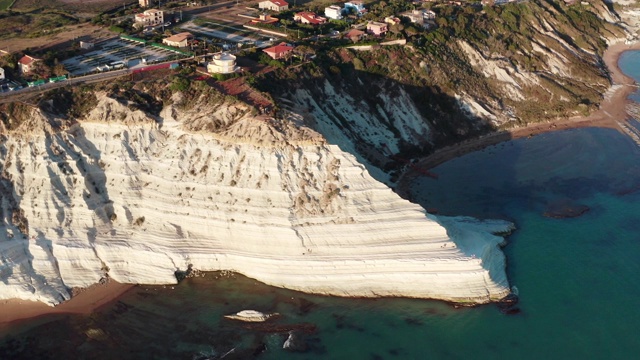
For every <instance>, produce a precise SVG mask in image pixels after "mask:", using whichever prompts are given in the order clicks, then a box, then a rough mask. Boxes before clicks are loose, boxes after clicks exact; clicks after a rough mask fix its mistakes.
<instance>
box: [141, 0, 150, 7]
mask: <svg viewBox="0 0 640 360" xmlns="http://www.w3.org/2000/svg"><path fill="white" fill-rule="evenodd" d="M138 2H139V3H140V7H143V8H146V7H149V0H138Z"/></svg>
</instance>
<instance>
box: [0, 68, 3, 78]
mask: <svg viewBox="0 0 640 360" xmlns="http://www.w3.org/2000/svg"><path fill="white" fill-rule="evenodd" d="M0 80H4V69H3V68H1V67H0Z"/></svg>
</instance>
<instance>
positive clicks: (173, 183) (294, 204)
mask: <svg viewBox="0 0 640 360" xmlns="http://www.w3.org/2000/svg"><path fill="white" fill-rule="evenodd" d="M111 111H113V109H111ZM114 116H115V115H114ZM247 121H249V123H250V119H249V120H247ZM247 121H244V122H239V124H242V131H243V132H244V134H245V135H246V132H247V131H256V132H257V133H258V134H259V133H260V132H261V131H264V129H261V127H265V126H266V125H265V124H264V123H263V122H254V123H255V125H252V126H253V127H255V128H252V127H251V126H250V127H249V128H247ZM230 131H233V126H232V127H231V128H230V129H229V130H227V133H229V132H230ZM0 146H1V147H2V148H3V150H4V151H3V152H2V154H4V155H2V159H0V161H2V165H3V167H4V168H5V173H6V174H7V175H8V180H5V188H6V189H8V190H9V191H11V192H12V193H13V194H14V198H15V200H16V202H17V204H18V206H19V208H20V209H22V211H23V212H24V217H25V218H26V219H27V220H28V234H29V235H28V237H27V238H26V239H25V238H23V236H22V234H21V233H20V231H19V230H18V227H17V226H16V224H14V223H13V222H12V221H11V216H10V214H11V206H10V204H9V202H8V201H4V202H3V203H2V206H3V214H4V218H3V219H2V220H3V225H2V226H1V227H0V230H2V231H0V255H1V259H2V262H1V263H0V299H9V298H20V299H28V300H37V301H42V302H45V303H48V304H57V303H59V302H61V301H64V300H66V299H69V296H70V295H69V292H68V288H70V287H86V286H89V285H91V284H94V283H96V282H98V281H99V279H100V278H101V277H102V276H104V274H105V273H107V272H108V275H109V276H110V277H111V278H113V279H114V280H116V281H118V282H121V283H138V284H172V283H175V282H176V278H175V276H174V272H175V271H176V270H178V269H180V270H184V269H186V268H187V267H188V266H189V265H193V267H194V268H196V269H199V270H202V271H217V270H230V271H235V272H238V273H241V274H244V275H246V276H249V277H252V278H255V279H257V280H259V281H261V282H264V283H266V284H270V285H274V286H278V287H284V288H289V289H294V290H300V291H304V292H311V293H318V294H327V295H337V296H357V297H377V296H402V297H416V298H432V299H441V300H447V301H453V302H465V303H485V302H489V301H492V300H497V299H500V298H502V297H504V296H505V295H507V294H508V293H509V284H508V281H507V278H506V274H505V258H504V255H503V253H502V252H501V250H500V249H499V244H500V243H502V242H503V238H501V237H499V236H495V235H492V233H497V232H505V231H508V230H510V229H512V228H513V225H512V224H510V223H508V222H502V221H494V222H480V221H477V220H472V219H469V218H444V217H442V218H436V217H433V216H430V215H427V214H426V213H425V211H424V209H422V208H421V207H420V206H417V205H415V204H412V203H410V202H408V201H406V200H403V199H402V198H400V197H399V196H397V195H396V194H395V193H394V192H393V191H391V190H390V189H389V188H388V187H386V186H385V185H384V184H382V183H380V182H377V181H375V180H374V179H373V178H372V177H371V176H370V175H369V174H368V172H367V171H366V169H365V168H364V166H362V165H361V164H359V163H358V162H357V161H356V159H355V158H354V157H353V156H352V155H350V154H348V153H345V152H342V151H341V150H340V149H339V147H337V146H330V145H325V144H322V143H317V144H315V145H314V144H310V143H307V144H306V145H304V144H302V145H301V143H298V144H295V143H287V142H284V143H279V144H278V145H275V146H272V147H269V146H258V145H251V144H248V143H243V144H239V143H234V142H230V141H228V140H221V139H216V137H215V136H212V135H206V134H192V133H187V132H185V131H183V130H181V126H180V124H179V123H178V122H175V121H174V120H173V119H172V117H171V116H166V117H165V119H164V124H163V128H162V129H158V128H157V127H156V126H152V125H147V126H141V125H138V126H128V125H125V124H119V123H114V122H110V123H104V122H82V123H81V124H80V125H77V126H75V127H74V128H72V129H70V130H69V131H68V132H65V133H61V134H60V133H58V134H48V135H45V133H44V132H43V131H33V132H32V133H30V134H23V135H21V136H10V137H9V138H8V140H7V141H6V142H5V143H4V144H2V145H0ZM443 225H444V226H443ZM445 227H446V229H445ZM12 234H13V236H12Z"/></svg>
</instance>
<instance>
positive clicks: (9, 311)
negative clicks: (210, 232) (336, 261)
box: [0, 43, 640, 331]
mask: <svg viewBox="0 0 640 360" xmlns="http://www.w3.org/2000/svg"><path fill="white" fill-rule="evenodd" d="M629 50H640V43H636V44H632V45H625V44H622V43H621V44H615V45H612V46H610V47H609V48H608V49H607V50H606V51H605V53H604V55H603V58H604V61H605V64H606V66H607V67H608V69H609V70H610V71H611V77H612V80H613V84H614V85H622V86H619V87H618V88H617V89H615V91H613V92H611V94H610V96H608V97H607V98H606V99H604V100H603V102H602V104H601V106H600V109H599V110H597V111H596V112H594V113H593V114H591V115H590V116H588V117H578V118H569V119H561V120H557V121H553V122H546V123H538V124H533V125H531V126H527V127H523V128H517V129H511V130H509V131H503V132H499V133H494V134H491V135H488V136H485V137H482V138H478V139H474V140H470V141H468V142H465V143H461V144H456V145H453V146H450V147H447V148H443V149H441V150H439V151H437V152H435V153H434V154H432V155H431V156H429V157H426V158H424V159H422V160H420V167H425V168H431V167H434V166H436V165H438V164H441V163H443V162H445V161H447V160H450V159H453V158H455V157H458V156H461V155H464V154H466V153H469V152H472V151H477V150H480V149H482V148H484V147H487V146H490V145H494V144H497V143H500V142H503V141H506V140H512V139H517V138H522V137H526V136H531V135H536V134H541V133H546V132H550V131H556V130H564V129H571V128H579V127H610V128H619V127H618V125H617V121H624V120H625V117H626V110H625V105H626V103H627V102H628V100H627V97H628V96H629V94H631V93H632V92H633V91H635V90H636V89H635V88H634V87H632V86H629V85H633V84H634V83H635V81H634V80H633V79H632V78H630V77H627V76H626V75H624V74H623V73H622V72H621V70H620V69H619V67H618V59H619V57H620V55H621V54H622V53H624V52H626V51H629ZM411 173H412V171H411V170H408V171H407V172H405V173H403V174H402V176H401V178H400V179H399V180H398V186H397V190H399V191H400V190H403V189H407V187H408V184H409V181H410V179H411V178H412V176H411V175H412V174H411ZM134 286H135V285H131V284H120V283H117V282H115V281H113V280H111V281H110V282H109V283H107V284H105V285H99V284H95V285H92V286H90V287H89V288H87V289H85V290H84V291H83V292H81V293H80V294H78V295H76V296H74V297H73V298H72V299H70V300H68V301H66V302H64V303H62V304H60V305H58V306H56V307H50V306H48V305H46V304H44V303H40V302H33V301H26V300H20V299H11V300H0V308H2V311H1V312H0V331H4V330H6V329H10V328H11V327H12V325H13V324H15V323H16V322H19V321H24V320H27V319H33V318H37V317H40V316H44V315H50V314H90V313H92V312H93V311H95V310H96V309H97V308H99V307H101V306H103V305H105V304H108V303H110V302H113V301H115V300H116V299H117V298H118V297H119V296H120V295H122V294H124V293H126V292H127V291H129V290H130V289H131V288H133V287H134Z"/></svg>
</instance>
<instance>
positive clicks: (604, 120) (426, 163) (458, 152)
mask: <svg viewBox="0 0 640 360" xmlns="http://www.w3.org/2000/svg"><path fill="white" fill-rule="evenodd" d="M629 50H640V43H634V44H631V45H627V44H624V43H619V44H615V45H611V46H610V47H609V48H607V50H606V51H605V53H604V56H603V58H604V61H605V64H606V65H607V67H608V68H609V70H610V72H611V78H612V80H613V84H612V85H613V86H617V89H616V90H615V91H613V93H612V94H610V96H608V97H607V98H605V99H604V100H603V101H602V103H601V104H600V108H599V110H597V111H595V112H594V113H592V114H591V115H589V116H587V117H572V118H567V119H558V120H555V121H550V122H543V123H535V124H530V125H529V126H525V127H520V128H514V129H509V130H505V131H500V132H496V133H492V134H489V135H485V136H483V137H480V138H476V139H471V140H468V141H464V142H462V143H458V144H455V145H451V146H448V147H445V148H442V149H439V150H437V151H436V152H434V153H433V154H431V155H429V156H427V157H425V158H423V159H421V160H420V161H419V163H418V164H417V167H416V168H420V169H431V168H434V167H436V166H438V165H440V164H442V163H444V162H446V161H448V160H451V159H454V158H456V157H459V156H462V155H464V154H467V153H470V152H474V151H478V150H481V149H483V148H485V147H487V146H491V145H495V144H498V143H501V142H503V141H508V140H513V139H518V138H523V137H529V136H535V135H538V134H542V133H547V132H552V131H558V130H566V129H574V128H583V127H604V128H614V129H620V126H619V125H618V122H622V121H626V119H627V117H628V114H627V111H626V105H627V103H628V102H629V100H628V99H627V98H628V96H629V95H630V94H631V93H633V92H634V91H636V90H637V87H636V86H635V84H636V82H635V80H634V79H633V78H631V77H628V76H626V75H624V74H623V73H622V71H621V70H620V68H619V67H618V60H619V58H620V55H622V53H624V52H625V51H629ZM415 175H417V174H416V172H415V170H413V169H411V168H409V169H408V170H407V171H405V172H404V173H403V174H402V176H401V177H400V179H398V185H397V186H396V191H398V192H399V194H401V195H402V196H404V197H405V198H406V196H405V195H406V194H408V193H407V191H406V190H407V189H408V186H409V185H410V182H411V179H412V178H413V177H414V176H415Z"/></svg>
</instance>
